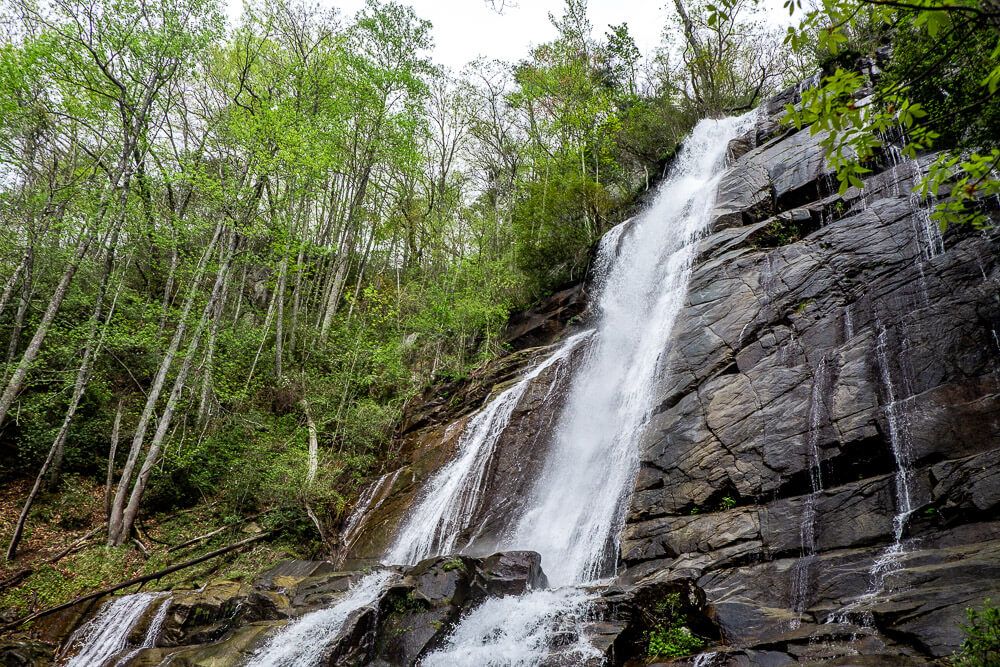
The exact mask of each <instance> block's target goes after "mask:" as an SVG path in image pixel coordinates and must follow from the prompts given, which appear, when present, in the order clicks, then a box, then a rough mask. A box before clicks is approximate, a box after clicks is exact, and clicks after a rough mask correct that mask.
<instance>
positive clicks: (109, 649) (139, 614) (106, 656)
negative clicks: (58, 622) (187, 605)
mask: <svg viewBox="0 0 1000 667" xmlns="http://www.w3.org/2000/svg"><path fill="white" fill-rule="evenodd" d="M166 595H167V594H166V593H133V594H131V595H123V596H121V597H118V598H115V599H113V600H108V601H107V602H105V603H104V605H103V606H102V607H101V609H100V611H99V612H97V616H95V617H94V618H93V619H91V620H90V621H88V622H87V623H86V624H84V625H83V626H82V627H81V628H80V629H79V630H77V631H76V632H75V633H73V637H72V638H71V640H70V645H72V644H75V643H77V642H82V644H83V647H82V648H81V649H80V651H79V652H78V653H77V654H76V655H75V656H73V657H72V658H71V659H70V660H69V662H67V663H66V667H104V665H108V664H111V662H112V660H114V658H116V657H117V656H118V655H119V654H120V653H122V651H124V650H125V649H126V647H127V645H128V637H129V635H130V634H132V631H133V630H135V628H136V627H137V626H138V625H139V623H140V622H141V621H142V618H143V616H145V615H146V612H147V611H148V610H149V609H150V607H152V605H153V603H154V602H156V601H157V600H160V599H162V598H164V597H166ZM169 605H170V601H169V600H168V601H167V602H166V603H164V604H163V605H162V607H163V608H165V607H167V606H169ZM161 610H162V611H163V613H164V615H165V614H166V611H165V609H161ZM157 615H159V614H157ZM162 622H163V621H162V619H161V620H160V624H161V625H162ZM155 624H156V620H155V619H154V620H153V622H151V624H150V630H147V632H146V637H147V639H148V638H149V634H150V632H151V631H152V632H153V641H156V635H157V634H159V628H158V627H157V628H155V629H154V627H153V626H154V625H155ZM145 643H146V642H145V641H144V642H143V644H145Z"/></svg>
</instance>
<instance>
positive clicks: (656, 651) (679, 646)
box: [647, 625, 705, 658]
mask: <svg viewBox="0 0 1000 667" xmlns="http://www.w3.org/2000/svg"><path fill="white" fill-rule="evenodd" d="M703 646H705V642H704V640H702V639H700V638H699V637H695V636H694V635H693V634H691V631H690V630H689V629H688V628H687V626H685V625H678V626H669V627H659V628H656V629H655V630H653V631H652V632H650V633H649V649H648V651H647V653H648V655H649V657H651V658H680V657H682V656H685V655H691V654H692V653H694V652H695V651H697V650H698V649H700V648H702V647H703Z"/></svg>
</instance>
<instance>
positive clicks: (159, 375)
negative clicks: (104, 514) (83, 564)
mask: <svg viewBox="0 0 1000 667" xmlns="http://www.w3.org/2000/svg"><path fill="white" fill-rule="evenodd" d="M221 234H222V225H221V224H220V225H216V227H215V234H214V235H213V236H212V240H211V242H209V244H208V247H207V248H205V252H204V253H203V254H202V256H201V259H200V260H199V261H198V267H197V268H196V269H195V273H194V276H193V277H192V279H191V287H190V288H189V289H188V293H187V296H186V297H185V298H184V305H183V307H182V308H181V316H180V320H179V322H178V323H177V328H176V329H175V330H174V335H173V338H172V339H171V341H170V345H169V346H168V347H167V350H166V352H164V353H163V359H162V360H161V361H160V367H159V369H158V370H157V372H156V377H155V378H154V379H153V385H152V387H150V390H149V393H148V394H147V396H146V405H145V406H144V407H143V409H142V414H141V415H140V416H139V423H138V424H137V425H136V428H135V435H134V436H133V438H132V446H131V447H130V448H129V453H128V458H127V459H126V460H125V467H124V468H123V469H122V476H121V478H120V479H119V480H118V490H117V492H116V493H115V498H114V502H113V503H112V505H111V517H110V519H109V520H108V546H117V545H120V544H121V543H122V541H123V540H122V528H123V525H124V524H123V513H124V511H125V495H126V492H127V491H128V488H129V484H130V483H131V481H132V472H133V471H134V470H135V464H136V462H137V460H138V457H139V452H140V451H141V450H142V445H143V442H144V441H145V438H146V431H147V429H148V428H149V420H150V419H151V418H152V416H153V410H154V409H155V408H156V403H157V402H158V401H159V399H160V394H161V393H163V385H164V383H165V382H166V379H167V373H168V372H169V370H170V367H171V366H172V365H173V362H174V357H175V356H176V355H177V350H178V348H180V344H181V339H182V338H183V337H184V333H185V331H186V329H187V318H188V316H189V315H190V313H191V309H192V308H193V307H194V301H195V297H196V295H197V293H198V286H199V285H200V284H201V279H202V276H203V275H204V273H205V267H206V265H207V264H208V259H209V257H211V255H212V253H213V252H214V251H215V246H216V244H217V243H218V241H219V236H220V235H221ZM126 537H127V535H126Z"/></svg>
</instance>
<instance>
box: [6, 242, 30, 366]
mask: <svg viewBox="0 0 1000 667" xmlns="http://www.w3.org/2000/svg"><path fill="white" fill-rule="evenodd" d="M34 264H35V262H34V251H33V250H30V249H29V250H28V264H27V267H26V270H25V272H24V282H23V283H22V284H21V299H20V300H19V301H18V304H17V312H16V313H15V315H14V326H13V327H12V328H11V331H10V342H9V343H8V344H7V364H8V365H9V364H12V363H14V357H15V356H16V355H17V346H18V343H19V342H20V341H21V330H22V329H23V328H24V319H25V317H27V314H28V307H29V306H30V305H31V293H32V291H33V287H34V281H33V277H34Z"/></svg>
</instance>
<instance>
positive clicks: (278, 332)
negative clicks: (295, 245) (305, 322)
mask: <svg viewBox="0 0 1000 667" xmlns="http://www.w3.org/2000/svg"><path fill="white" fill-rule="evenodd" d="M287 273H288V255H287V254H286V255H285V256H284V257H282V258H281V267H280V268H279V269H278V286H277V288H276V293H275V296H274V298H275V300H276V303H277V315H276V319H275V325H274V330H275V333H274V377H275V379H276V380H277V381H278V382H279V383H280V382H281V379H282V376H283V373H282V368H281V362H282V356H283V355H284V350H283V349H282V341H283V339H284V337H285V331H284V325H285V281H286V274H287Z"/></svg>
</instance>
